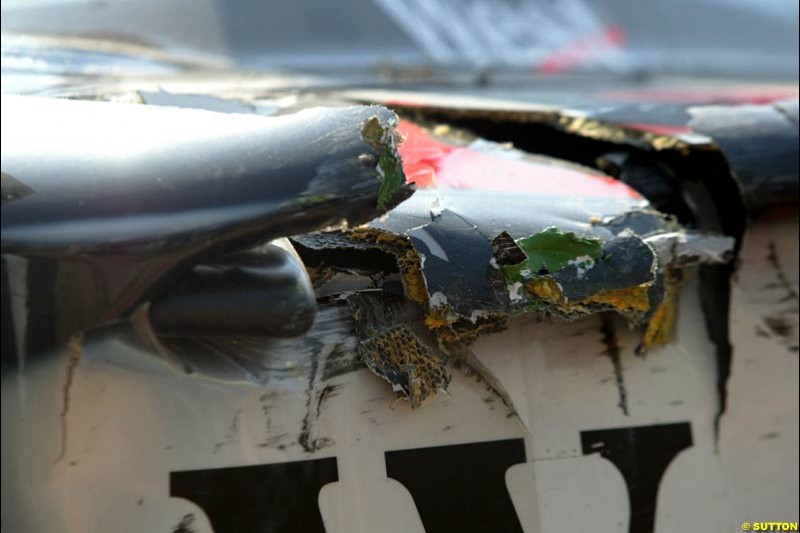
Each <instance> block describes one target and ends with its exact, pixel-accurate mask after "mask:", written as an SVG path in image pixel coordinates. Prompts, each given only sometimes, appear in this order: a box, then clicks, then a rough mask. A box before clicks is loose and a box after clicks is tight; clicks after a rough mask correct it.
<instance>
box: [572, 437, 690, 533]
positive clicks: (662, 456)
mask: <svg viewBox="0 0 800 533" xmlns="http://www.w3.org/2000/svg"><path fill="white" fill-rule="evenodd" d="M581 445H582V447H583V453H584V455H588V454H592V453H599V454H600V455H602V456H603V457H605V458H606V459H608V460H609V461H611V463H613V464H614V466H616V467H617V469H618V470H619V471H620V473H621V474H622V477H623V478H624V479H625V485H626V486H627V488H628V498H629V500H630V508H631V518H630V525H629V527H628V531H629V532H630V533H652V532H653V528H654V527H655V518H656V503H657V497H658V487H659V485H660V483H661V478H662V477H663V476H664V472H665V471H666V470H667V467H668V466H669V464H670V463H671V462H672V460H673V459H674V458H675V456H677V455H678V454H679V453H680V452H681V451H683V450H685V449H686V448H689V447H691V446H692V430H691V427H690V425H689V423H688V422H679V423H676V424H664V425H657V426H640V427H630V428H616V429H600V430H593V431H581ZM698 497H700V496H698Z"/></svg>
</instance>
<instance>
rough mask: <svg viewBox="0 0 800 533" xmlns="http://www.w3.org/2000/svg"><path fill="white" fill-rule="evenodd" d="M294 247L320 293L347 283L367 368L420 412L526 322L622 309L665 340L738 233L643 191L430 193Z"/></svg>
mask: <svg viewBox="0 0 800 533" xmlns="http://www.w3.org/2000/svg"><path fill="white" fill-rule="evenodd" d="M495 206H502V211H499V212H498V211H496V210H495ZM651 243H652V244H651ZM295 244H296V245H297V248H298V251H299V253H300V255H301V256H302V257H303V259H304V261H306V262H307V264H309V263H311V266H312V268H314V269H315V270H316V271H320V269H322V270H324V271H325V272H326V275H325V276H324V277H323V278H324V279H322V278H321V279H320V281H319V284H318V286H317V292H318V294H324V295H325V297H326V298H331V297H336V294H337V290H336V288H337V287H339V288H341V291H340V292H339V295H340V296H341V297H344V298H346V299H347V301H348V302H349V303H350V305H351V309H352V311H353V314H354V319H355V322H356V329H357V332H358V336H359V338H360V341H361V344H360V348H359V355H360V357H361V358H362V359H363V361H364V362H365V363H366V365H367V366H368V367H369V368H370V369H371V370H372V371H373V372H374V373H376V374H377V375H379V376H381V377H382V378H384V379H386V380H387V381H389V382H390V383H391V385H392V387H393V388H394V389H395V390H396V391H397V392H398V393H399V394H400V395H402V396H404V397H406V398H407V399H408V400H409V402H410V403H411V404H412V405H414V406H417V405H420V404H421V403H423V402H424V401H425V399H426V398H428V397H429V396H430V395H432V394H434V393H435V392H436V391H437V390H440V389H445V388H446V387H447V383H448V381H449V374H448V373H447V370H446V364H447V362H448V361H454V360H459V361H463V355H464V354H465V353H468V346H469V344H470V343H472V342H473V341H474V340H475V339H476V338H477V337H479V336H481V335H485V334H488V333H492V332H497V331H502V330H503V329H505V328H506V327H507V325H508V323H509V321H511V320H513V319H514V318H516V317H519V316H524V315H534V316H538V317H541V318H542V319H545V320H552V319H565V320H574V319H576V318H578V317H580V316H585V315H592V314H598V313H604V312H609V311H611V312H614V313H616V314H618V315H621V316H622V317H624V318H625V319H627V321H628V322H629V323H630V324H632V325H634V326H638V325H643V326H646V328H645V329H644V331H643V334H642V344H641V346H640V350H639V351H640V352H644V351H645V350H646V349H647V348H649V347H650V346H653V345H655V344H658V343H661V342H665V341H666V340H667V339H668V338H669V332H670V331H671V324H672V323H673V322H674V317H675V297H676V295H675V293H676V292H677V289H678V288H679V286H680V279H681V272H682V269H683V268H685V267H686V266H690V265H696V264H705V263H719V262H724V261H726V260H727V259H728V258H729V257H730V249H731V248H732V246H733V241H732V240H731V239H725V238H721V237H719V236H713V235H706V234H700V233H693V234H689V233H686V231H685V230H683V229H682V228H681V227H680V225H678V224H677V222H675V221H674V220H672V219H670V218H669V217H667V216H665V215H662V214H660V213H658V212H656V211H653V210H652V209H650V208H649V207H648V206H647V204H646V203H645V202H643V201H641V200H636V199H630V200H621V199H596V198H595V199H591V200H584V199H576V198H552V197H551V198H543V197H541V196H536V195H532V194H531V195H522V194H506V193H498V192H492V193H488V192H486V191H458V190H447V191H441V190H440V191H431V190H421V191H418V192H417V193H416V194H415V195H414V196H413V197H412V198H411V199H409V200H408V201H406V202H404V203H403V204H401V205H400V206H398V207H397V208H396V209H395V210H393V211H391V212H390V213H388V214H387V215H385V216H384V217H382V218H380V219H376V220H374V221H372V222H371V223H369V224H367V225H365V226H362V227H359V228H353V229H347V230H337V231H332V232H324V233H317V234H311V235H305V236H301V237H298V238H296V239H295ZM376 252H379V253H382V254H384V255H381V256H378V255H374V254H375V253H376ZM370 254H373V255H372V256H370ZM369 257H372V260H370V259H369ZM379 258H380V260H378V259H379ZM387 258H389V259H392V260H393V261H387V260H386V259H387ZM370 265H373V268H372V270H370ZM345 273H346V274H347V276H349V278H348V280H349V281H348V283H347V284H345V283H344V282H343V277H342V276H343V275H344V274H345ZM398 274H399V275H398ZM358 276H363V277H365V279H369V280H370V282H369V284H363V285H362V286H361V287H359V285H358V284H357V283H353V282H352V278H353V277H358Z"/></svg>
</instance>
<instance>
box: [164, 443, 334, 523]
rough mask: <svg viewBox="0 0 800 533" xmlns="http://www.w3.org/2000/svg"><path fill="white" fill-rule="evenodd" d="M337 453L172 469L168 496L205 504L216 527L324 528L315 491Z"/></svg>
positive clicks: (328, 477)
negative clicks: (273, 461)
mask: <svg viewBox="0 0 800 533" xmlns="http://www.w3.org/2000/svg"><path fill="white" fill-rule="evenodd" d="M338 479H339V476H338V471H337V467H336V459H335V458H333V457H329V458H326V459H313V460H307V461H293V462H289V463H277V464H271V465H254V466H241V467H233V468H217V469H212V470H189V471H183V472H171V473H170V496H173V497H178V498H185V499H187V500H189V501H192V502H194V503H196V504H197V505H198V506H200V507H201V508H202V509H203V512H204V513H206V515H207V516H208V519H209V521H210V522H211V527H213V528H214V533H325V527H324V525H323V522H322V515H321V514H320V511H319V503H318V499H319V491H320V490H321V489H322V487H324V486H325V485H327V484H328V483H333V482H335V481H337V480H338Z"/></svg>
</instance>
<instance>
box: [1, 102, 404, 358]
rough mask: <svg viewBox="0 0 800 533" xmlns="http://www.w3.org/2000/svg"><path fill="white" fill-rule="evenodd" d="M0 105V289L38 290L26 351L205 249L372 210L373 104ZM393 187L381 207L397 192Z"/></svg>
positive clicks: (105, 316)
mask: <svg viewBox="0 0 800 533" xmlns="http://www.w3.org/2000/svg"><path fill="white" fill-rule="evenodd" d="M3 109H4V113H3V146H2V172H3V197H4V199H5V200H6V201H5V202H4V204H3V210H2V229H3V233H2V251H3V254H4V258H7V259H8V260H9V261H11V262H12V263H13V265H10V263H8V261H4V270H5V269H8V272H9V275H8V280H9V283H8V287H6V286H5V285H4V287H3V290H4V291H5V290H10V291H12V292H15V293H17V294H20V295H22V296H21V297H22V298H23V299H24V300H26V301H27V302H35V305H27V304H26V306H25V311H24V312H25V313H26V315H27V316H26V317H25V318H24V319H22V318H20V319H18V320H17V321H16V323H17V324H24V327H21V330H20V331H17V332H16V335H17V337H24V338H27V337H35V338H31V339H30V341H31V342H29V343H26V344H25V347H26V348H25V349H26V350H28V351H30V350H31V349H32V347H33V345H34V344H37V343H40V342H44V341H43V339H47V341H46V342H44V345H45V346H47V345H51V344H53V343H61V342H64V341H65V340H66V339H67V338H68V337H69V336H70V335H72V334H74V333H77V332H80V331H84V330H85V329H87V328H89V327H92V326H94V325H97V324H101V323H104V322H108V321H112V320H115V319H117V318H119V317H121V316H124V315H125V314H126V313H128V312H130V311H131V310H132V309H133V308H134V307H135V306H136V305H138V304H139V303H141V302H143V301H145V300H148V299H150V298H154V297H157V296H159V295H160V294H162V293H163V292H164V291H165V290H167V289H169V288H171V287H172V286H173V283H174V282H176V281H178V280H179V279H180V278H181V276H182V274H183V273H185V272H187V271H188V270H189V269H191V268H192V266H194V265H195V264H197V263H199V262H201V261H203V260H205V259H207V258H209V257H218V256H220V255H222V254H225V253H227V252H231V251H236V250H241V249H245V248H247V247H249V246H252V245H253V244H256V243H258V242H266V241H268V240H271V239H274V238H276V237H280V236H285V235H293V234H298V233H303V232H308V231H313V230H315V229H318V228H320V227H324V226H328V225H331V224H337V223H339V222H341V221H342V220H347V221H348V222H350V223H360V222H364V221H367V220H369V219H371V218H373V217H375V216H377V215H379V214H380V213H381V212H382V211H383V209H382V208H380V207H379V205H378V204H379V202H378V198H379V193H380V194H382V195H383V194H385V191H384V190H381V185H382V180H383V174H382V173H381V172H380V171H379V170H378V169H377V161H378V158H379V152H380V153H381V154H382V153H384V151H388V152H389V153H391V151H392V150H393V149H394V147H393V137H392V136H393V134H392V131H393V126H394V123H395V118H394V115H393V114H392V113H391V112H390V111H388V110H386V109H384V108H380V107H348V108H337V109H327V108H317V109H310V110H306V111H303V112H300V113H297V114H294V115H290V116H286V117H280V118H265V117H258V116H249V115H237V114H222V113H213V112H208V111H199V110H191V109H173V108H163V107H148V106H141V105H121V104H112V103H94V102H75V101H66V100H55V99H37V98H25V97H6V96H4V97H3ZM372 118H377V120H378V122H379V124H380V125H381V127H382V128H383V129H384V130H385V131H386V132H387V133H386V135H385V138H381V139H380V140H379V141H377V142H376V141H375V140H371V141H367V140H365V138H364V136H363V128H364V125H365V124H366V123H367V121H368V120H370V119H372ZM398 172H402V171H400V170H399V169H398ZM390 192H393V193H394V194H390V195H389V201H390V205H389V206H387V207H390V206H391V205H394V203H396V202H397V201H399V200H401V199H403V198H405V197H406V196H407V194H408V190H406V189H403V190H402V191H390ZM19 312H22V311H18V313H19ZM6 319H9V320H10V317H8V318H7V317H6V316H4V320H6ZM23 330H24V331H23Z"/></svg>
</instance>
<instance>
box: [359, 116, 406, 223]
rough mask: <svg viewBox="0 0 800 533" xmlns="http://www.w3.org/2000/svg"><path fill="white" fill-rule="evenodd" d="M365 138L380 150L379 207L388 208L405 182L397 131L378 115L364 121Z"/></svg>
mask: <svg viewBox="0 0 800 533" xmlns="http://www.w3.org/2000/svg"><path fill="white" fill-rule="evenodd" d="M361 135H362V136H363V138H364V140H365V141H366V142H367V143H368V144H369V145H370V146H372V147H373V148H374V149H375V150H376V151H377V152H378V167H377V171H378V179H380V182H381V184H380V186H379V188H378V207H380V208H381V209H384V210H385V209H388V208H389V206H390V204H391V201H392V198H393V197H394V195H395V193H397V191H398V190H400V187H402V185H403V183H404V182H405V175H404V174H403V167H402V165H401V163H400V156H399V155H398V154H397V150H396V138H395V133H394V131H393V130H392V128H390V127H386V126H383V125H382V124H381V122H380V120H378V117H372V118H371V119H369V120H367V122H365V123H364V127H363V128H362V130H361Z"/></svg>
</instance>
